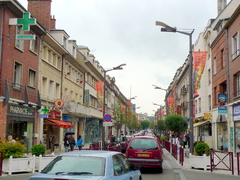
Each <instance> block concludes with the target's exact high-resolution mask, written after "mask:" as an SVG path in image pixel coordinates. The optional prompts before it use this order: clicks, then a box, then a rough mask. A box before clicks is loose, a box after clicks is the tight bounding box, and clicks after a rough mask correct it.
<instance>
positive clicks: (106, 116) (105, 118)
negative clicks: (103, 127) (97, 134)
mask: <svg viewBox="0 0 240 180" xmlns="http://www.w3.org/2000/svg"><path fill="white" fill-rule="evenodd" d="M111 120H112V116H111V115H110V114H105V115H104V121H105V122H111Z"/></svg>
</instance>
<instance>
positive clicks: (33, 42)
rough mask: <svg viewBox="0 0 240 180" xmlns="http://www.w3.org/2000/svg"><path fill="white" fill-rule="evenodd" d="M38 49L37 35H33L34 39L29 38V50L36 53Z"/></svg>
mask: <svg viewBox="0 0 240 180" xmlns="http://www.w3.org/2000/svg"><path fill="white" fill-rule="evenodd" d="M37 49H38V37H37V36H36V37H35V40H30V50H31V51H33V52H35V53H37Z"/></svg>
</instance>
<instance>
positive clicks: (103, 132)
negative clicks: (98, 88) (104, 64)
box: [102, 64, 126, 149]
mask: <svg viewBox="0 0 240 180" xmlns="http://www.w3.org/2000/svg"><path fill="white" fill-rule="evenodd" d="M122 66H126V64H120V65H119V66H116V67H113V68H112V69H108V70H104V69H103V71H104V85H103V86H104V87H103V89H104V96H103V122H104V116H105V114H106V112H105V103H106V98H105V97H106V73H107V72H109V71H113V70H122V69H123V68H122ZM102 148H103V149H104V148H105V127H104V126H103V125H102Z"/></svg>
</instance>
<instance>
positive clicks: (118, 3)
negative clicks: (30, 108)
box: [19, 0, 218, 115]
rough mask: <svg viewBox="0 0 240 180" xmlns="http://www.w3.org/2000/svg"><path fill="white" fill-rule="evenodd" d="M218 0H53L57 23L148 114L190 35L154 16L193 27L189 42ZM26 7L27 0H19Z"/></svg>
mask: <svg viewBox="0 0 240 180" xmlns="http://www.w3.org/2000/svg"><path fill="white" fill-rule="evenodd" d="M217 1H218V0H52V11H51V15H54V16H55V18H56V20H57V21H56V28H57V29H64V30H65V31H66V32H67V33H68V34H69V35H70V39H74V40H76V41H77V44H78V45H84V46H87V47H88V48H89V49H90V50H91V53H92V54H93V55H94V56H95V58H96V60H98V61H99V62H100V65H102V66H103V68H104V69H105V70H107V69H111V68H113V67H115V66H118V65H119V64H122V63H126V64H127V65H126V66H124V67H123V70H119V71H110V72H108V75H110V76H111V77H115V79H116V84H117V86H118V87H119V89H120V91H121V92H122V93H123V94H124V95H125V96H126V97H127V98H131V97H134V96H137V97H136V98H135V99H134V100H132V103H133V104H136V107H139V106H140V108H139V109H137V110H136V112H138V113H148V115H153V114H154V111H153V110H157V108H159V107H158V106H156V105H153V102H154V103H156V104H161V105H164V97H165V91H163V90H157V89H154V87H153V86H152V85H153V84H154V85H157V86H159V87H162V88H167V87H168V86H169V84H170V83H171V81H172V79H173V77H174V74H175V72H176V70H177V69H178V68H179V67H181V66H182V64H183V63H184V61H185V59H186V58H187V55H188V52H189V37H188V36H186V35H183V34H179V33H176V34H175V33H166V32H161V31H160V27H159V26H155V21H162V22H164V23H166V24H168V25H170V26H175V27H177V28H178V30H187V29H190V30H191V29H195V31H194V34H193V43H195V41H196V40H197V37H198V35H199V33H200V32H202V31H203V30H204V28H205V27H206V25H207V22H208V20H209V19H212V18H215V17H216V16H217ZM19 2H20V3H22V5H23V6H24V7H25V8H26V9H27V0H19Z"/></svg>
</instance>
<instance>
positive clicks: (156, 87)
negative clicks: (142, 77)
mask: <svg viewBox="0 0 240 180" xmlns="http://www.w3.org/2000/svg"><path fill="white" fill-rule="evenodd" d="M153 86H154V89H161V90H164V91H167V89H163V88H161V87H158V86H156V85H153Z"/></svg>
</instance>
